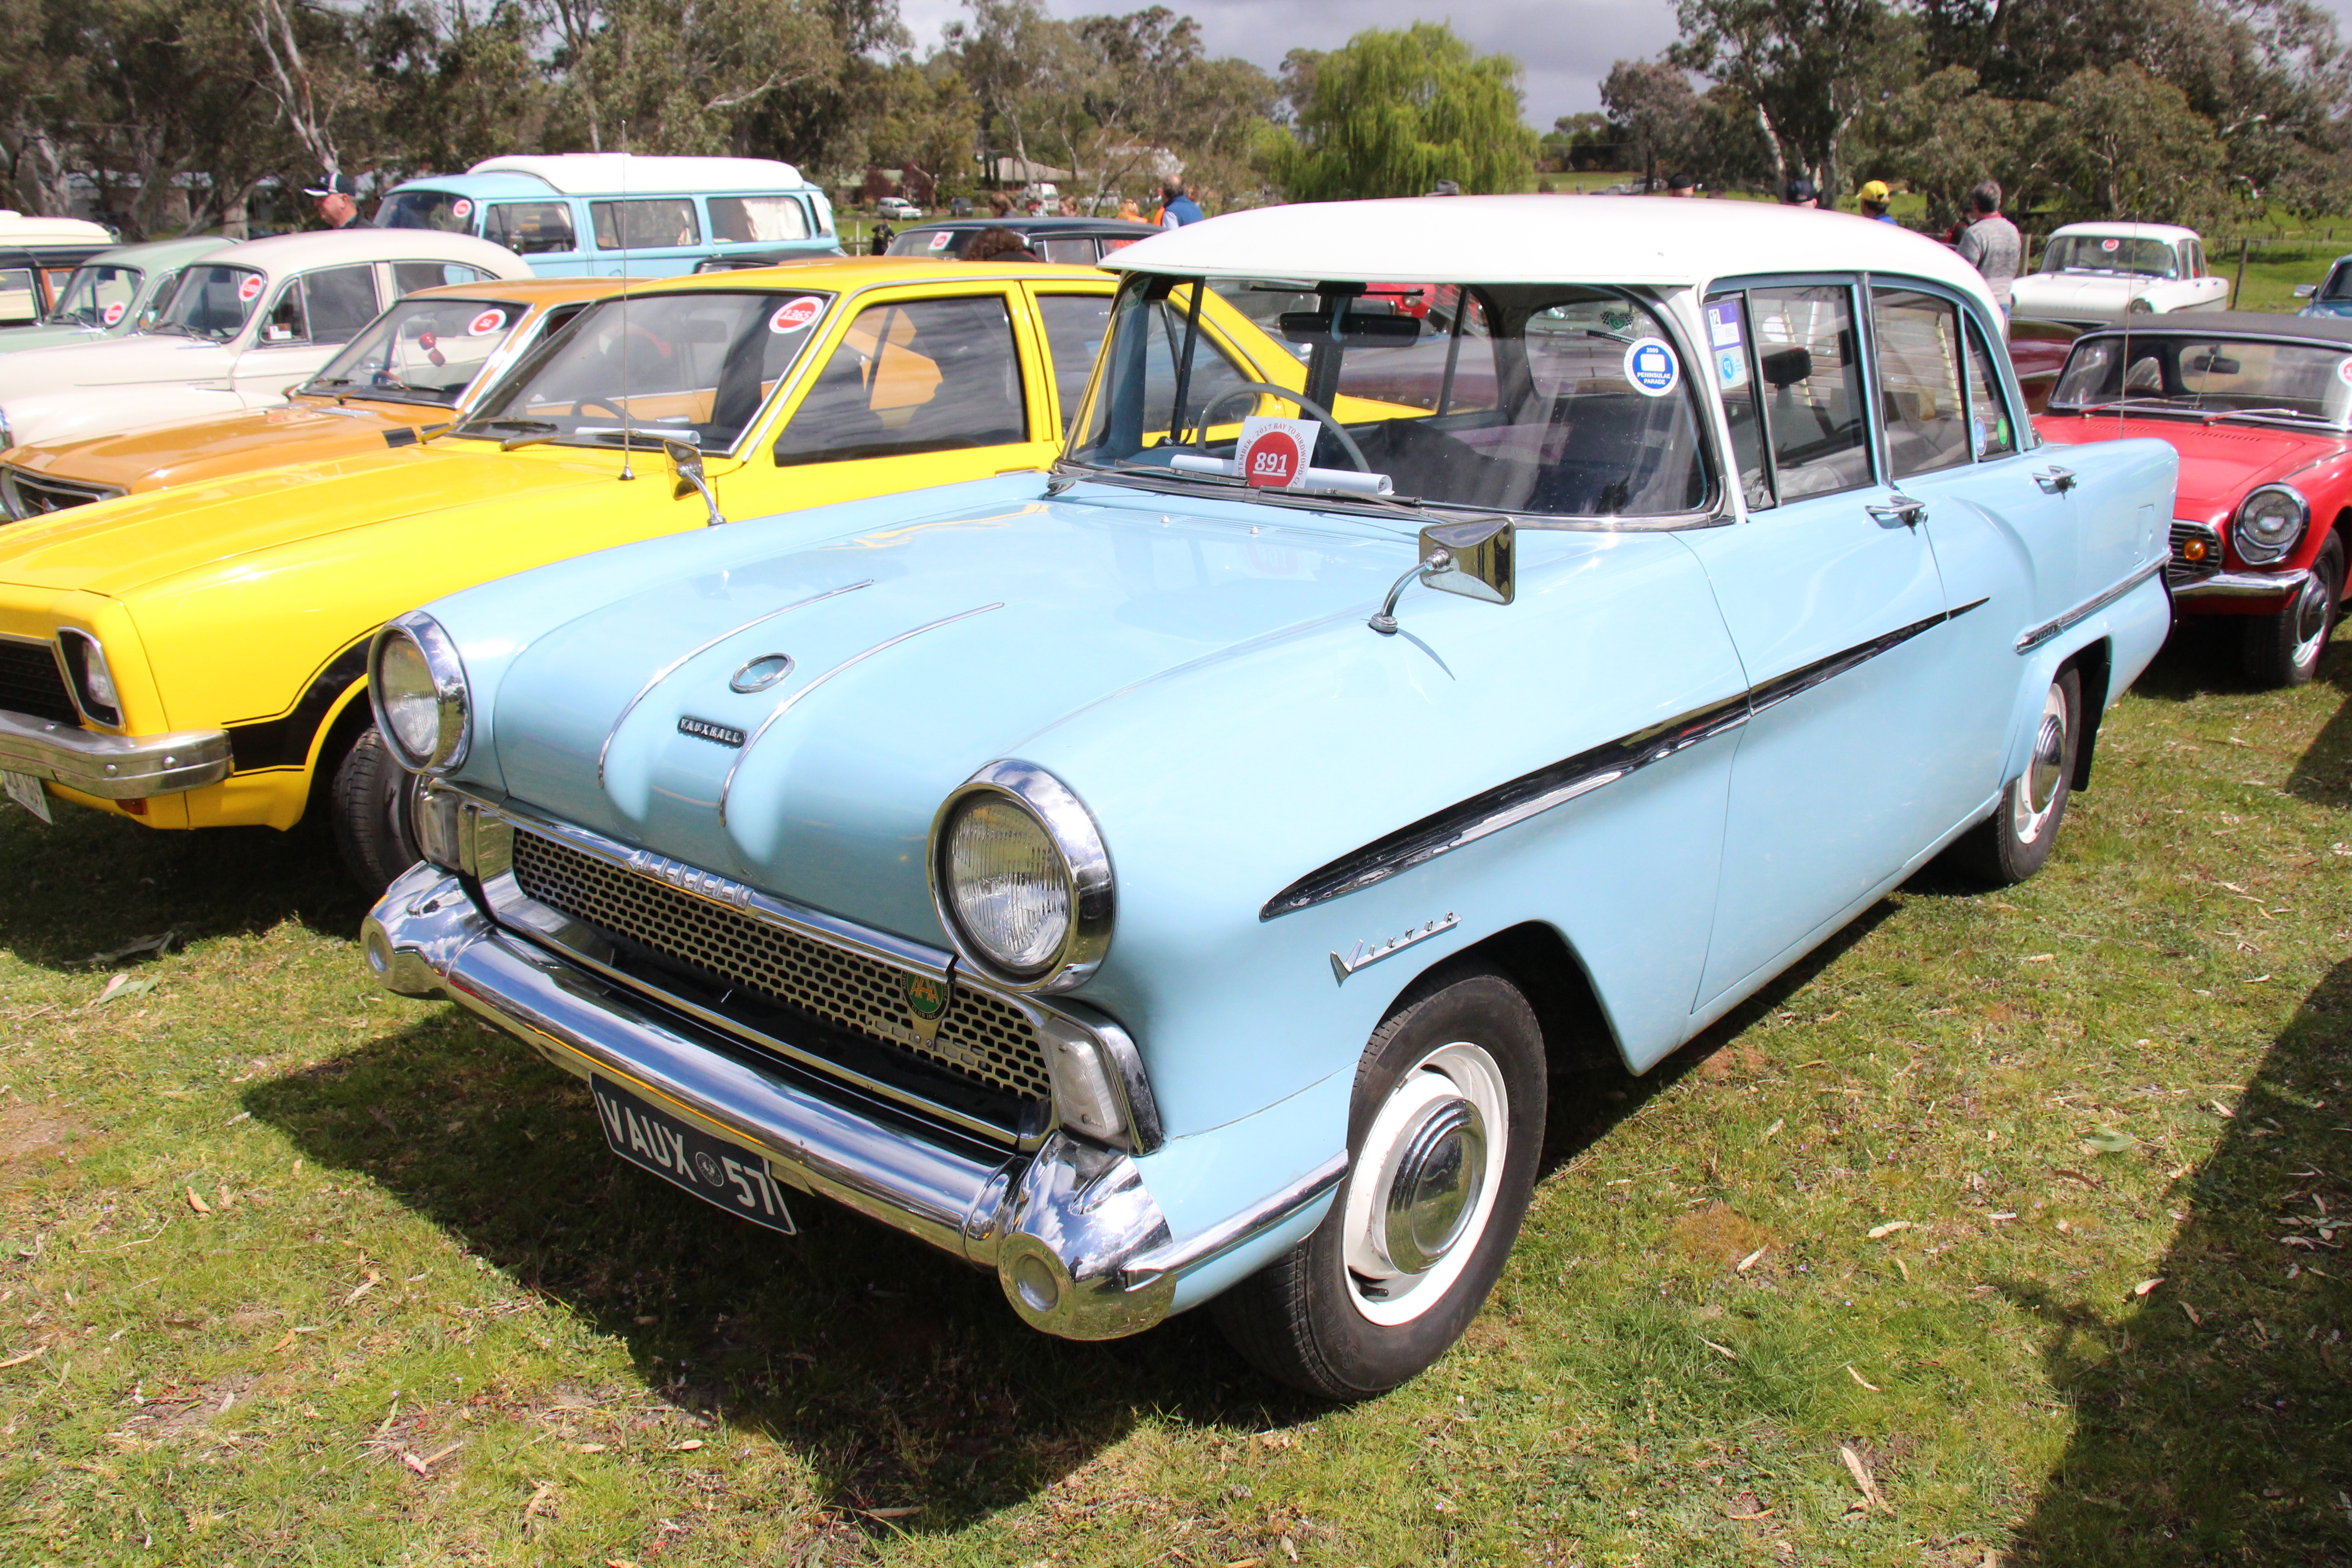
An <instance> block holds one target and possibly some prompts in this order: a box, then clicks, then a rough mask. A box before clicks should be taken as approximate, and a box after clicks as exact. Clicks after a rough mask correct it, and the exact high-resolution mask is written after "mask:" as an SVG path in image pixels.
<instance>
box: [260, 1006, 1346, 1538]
mask: <svg viewBox="0 0 2352 1568" xmlns="http://www.w3.org/2000/svg"><path fill="white" fill-rule="evenodd" d="M239 1104H240V1107H241V1108H242V1109H244V1110H249V1111H251V1112H252V1113H253V1115H254V1116H255V1117H256V1118H257V1119H258V1120H260V1121H267V1122H269V1123H270V1124H272V1125H274V1126H276V1127H277V1128H278V1129H279V1130H280V1131H283V1132H284V1133H285V1134H286V1135H287V1136H288V1137H289V1139H290V1140H291V1141H292V1142H293V1143H294V1145H295V1147H296V1149H297V1150H298V1151H299V1152H300V1153H301V1154H302V1155H303V1156H304V1157H305V1158H306V1159H310V1160H314V1161H316V1162H318V1163H320V1164H321V1165H323V1166H326V1167H328V1168H330V1169H333V1170H338V1171H343V1172H349V1173H355V1174H356V1175H358V1176H360V1177H362V1178H364V1179H366V1180H368V1181H370V1182H372V1183H373V1184H376V1185H378V1186H379V1187H381V1188H382V1189H383V1190H384V1191H385V1192H387V1193H389V1194H392V1195H393V1196H394V1197H395V1198H396V1199H397V1200H398V1201H399V1202H401V1203H403V1204H404V1205H407V1206H408V1207H409V1208H410V1209H411V1210H413V1211H414V1212H415V1213H416V1214H418V1215H421V1216H422V1217H423V1218H425V1220H427V1221H429V1222H430V1223H432V1224H433V1225H435V1226H438V1227H440V1228H441V1229H442V1230H444V1231H446V1233H448V1234H449V1235H451V1236H453V1237H456V1238H457V1241H458V1242H459V1243H460V1244H461V1245H462V1246H464V1247H466V1248H467V1250H468V1251H469V1252H471V1253H473V1254H475V1255H476V1256H478V1257H480V1258H483V1259H485V1260H486V1261H488V1263H490V1264H491V1265H493V1266H495V1267H496V1268H499V1269H500V1270H501V1271H503V1272H504V1273H506V1274H507V1275H508V1276H509V1277H510V1278H512V1279H515V1280H516V1281H518V1282H519V1283H520V1284H521V1285H522V1286H524V1287H525V1288H527V1289H530V1290H531V1291H533V1292H535V1293H538V1294H540V1295H541V1296H543V1297H545V1298H546V1299H548V1300H551V1301H552V1302H554V1303H556V1304H557V1305H559V1306H561V1307H562V1309H564V1310H567V1311H569V1312H571V1313H572V1314H574V1315H575V1316H576V1317H577V1319H578V1320H579V1321H582V1322H583V1323H584V1324H586V1325H587V1326H588V1327H589V1328H591V1329H592V1330H593V1331H595V1332H597V1333H600V1334H604V1335H608V1336H610V1337H611V1338H612V1339H613V1340H614V1341H615V1342H618V1343H620V1344H622V1345H623V1346H625V1348H626V1350H627V1352H628V1354H629V1355H630V1357H631V1359H632V1361H633V1362H634V1363H635V1373H636V1375H637V1376H638V1377H639V1378H641V1379H643V1381H644V1383H645V1384H646V1386H647V1387H650V1388H655V1389H658V1390H661V1391H662V1392H664V1393H665V1394H667V1396H668V1397H669V1398H670V1399H671V1400H673V1401H675V1402H676V1403H677V1404H678V1405H683V1406H686V1407H688V1408H692V1409H695V1410H698V1411H701V1412H704V1413H706V1414H708V1415H711V1416H713V1417H715V1418H717V1419H719V1420H721V1421H724V1422H726V1423H728V1424H730V1426H735V1427H737V1428H740V1429H742V1430H745V1431H756V1432H759V1433H762V1434H765V1435H767V1436H770V1437H772V1438H773V1439H774V1440H776V1441H778V1442H780V1443H783V1444H785V1445H787V1446H789V1447H792V1448H793V1450H794V1451H795V1452H796V1453H798V1454H799V1455H800V1456H802V1457H803V1458H804V1459H805V1460H806V1462H807V1463H808V1464H809V1466H810V1468H811V1469H812V1470H813V1471H814V1473H815V1474H816V1475H817V1476H818V1477H820V1478H821V1487H822V1489H823V1490H824V1492H825V1493H826V1494H827V1495H826V1496H825V1501H826V1503H827V1504H828V1506H832V1507H836V1508H839V1509H842V1510H875V1509H891V1508H905V1507H910V1506H914V1505H918V1504H919V1505H920V1506H921V1507H922V1510H923V1511H922V1512H921V1514H920V1515H919V1516H917V1517H914V1518H909V1519H906V1520H899V1521H893V1522H892V1525H891V1528H896V1529H910V1528H911V1529H917V1530H920V1531H940V1530H952V1529H954V1528H957V1527H959V1526H961V1525H963V1524H966V1523H969V1522H971V1521H973V1520H976V1519H978V1518H980V1517H982V1516H983V1515H984V1514H986V1513H988V1512H990V1511H992V1510H997V1509H1001V1508H1003V1507H1005V1506H1007V1505H1009V1504H1013V1503H1016V1502H1019V1501H1021V1500H1024V1499H1026V1498H1028V1497H1030V1496H1032V1495H1034V1494H1035V1493H1036V1492H1037V1491H1039V1490H1040V1489H1043V1488H1045V1487H1047V1486H1050V1485H1051V1484H1053V1483H1054V1482H1055V1480H1057V1479H1061V1478H1062V1477H1064V1476H1066V1475H1067V1474H1069V1473H1070V1472H1071V1471H1072V1470H1074V1469H1076V1468H1078V1467H1079V1466H1081V1465H1083V1464H1084V1463H1086V1462H1087V1460H1088V1459H1089V1458H1092V1457H1093V1456H1094V1455H1095V1454H1097V1452H1099V1451H1100V1450H1101V1449H1103V1448H1104V1447H1107V1446H1108V1445H1110V1444H1113V1443H1116V1442H1118V1440H1119V1439H1120V1438H1122V1437H1123V1436H1126V1435H1127V1434H1128V1433H1129V1432H1130V1431H1131V1430H1132V1429H1133V1428H1134V1426H1135V1425H1136V1423H1137V1422H1138V1421H1139V1420H1140V1419H1143V1418H1145V1417H1147V1416H1153V1417H1157V1418H1160V1419H1174V1420H1177V1421H1181V1422H1186V1423H1196V1424H1222V1425H1234V1426H1240V1427H1242V1428H1244V1429H1262V1428H1265V1427H1268V1426H1287V1425H1291V1424H1294V1423H1297V1422H1299V1421H1304V1420H1308V1419H1312V1418H1313V1417H1314V1416H1316V1415H1319V1414H1322V1413H1324V1412H1325V1411H1326V1410H1327V1409H1328V1406H1324V1405H1318V1404H1317V1403H1315V1402H1313V1401H1310V1400H1308V1399H1307V1398H1305V1397H1304V1396H1299V1395H1293V1394H1287V1393H1286V1391H1284V1390H1282V1389H1280V1388H1279V1387H1277V1386H1276V1385H1274V1384H1269V1383H1267V1382H1266V1381H1265V1380H1264V1379H1262V1378H1260V1377H1259V1376H1258V1375H1257V1374H1256V1373H1254V1372H1252V1371H1251V1370H1250V1369H1249V1368H1248V1367H1247V1366H1246V1365H1245V1364H1244V1363H1243V1362H1242V1361H1241V1360H1240V1359H1239V1357H1237V1356H1236V1355H1234V1353H1233V1352H1232V1351H1230V1350H1229V1349H1228V1348H1227V1347H1226V1345H1225V1344H1224V1342H1223V1340H1222V1339H1221V1338H1220V1337H1219V1336H1218V1334H1217V1333H1216V1331H1215V1330H1214V1328H1213V1326H1212V1325H1211V1324H1210V1323H1209V1322H1208V1321H1207V1320H1206V1319H1205V1318H1204V1317H1203V1316H1202V1315H1201V1314H1198V1313H1191V1314H1186V1315H1184V1316H1182V1317H1179V1318H1176V1319H1174V1320H1171V1321H1169V1322H1168V1323H1166V1324H1163V1325H1162V1326H1160V1328H1158V1329H1155V1330H1153V1331H1150V1332H1149V1333H1145V1334H1142V1335H1139V1336H1137V1337H1136V1338H1133V1339H1129V1340H1121V1341H1116V1342H1108V1343H1099V1344H1082V1343H1074V1342H1066V1341H1062V1340H1055V1339H1051V1338H1048V1337H1046V1336H1045V1335H1042V1334H1039V1333H1036V1332H1034V1331H1032V1330H1030V1329H1029V1328H1027V1327H1026V1326H1025V1325H1024V1324H1023V1323H1022V1322H1021V1321H1020V1320H1019V1319H1018V1318H1016V1317H1015V1316H1014V1315H1013V1310H1012V1308H1011V1307H1010V1306H1008V1305H1007V1304H1006V1302H1005V1300H1004V1298H1003V1293H1002V1292H1001V1290H1000V1289H999V1288H998V1285H997V1282H996V1279H995V1277H994V1276H993V1275H992V1274H983V1273H981V1272H979V1271H978V1270H975V1269H972V1268H968V1267H965V1266H964V1265H962V1264H961V1263H958V1262H956V1261H955V1260H953V1259H951V1258H948V1257H946V1256H945V1255H943V1254H941V1253H940V1252H937V1251H935V1250H933V1249H932V1248H930V1247H927V1246H924V1245H923V1244H921V1243H919V1242H917V1241H914V1240H912V1239H910V1238H908V1237H902V1236H900V1235H898V1233H897V1232H894V1231H891V1230H888V1229H886V1228H884V1227H882V1226H878V1225H876V1224H873V1223H871V1222H869V1221H866V1220H864V1219H861V1218H859V1217H857V1216H856V1215H852V1214H850V1213H848V1212H847V1211H845V1210H843V1209H839V1208H837V1207H835V1205H832V1204H830V1203H827V1202H825V1201H824V1200H823V1199H819V1198H814V1197H806V1196H801V1195H797V1194H795V1195H794V1196H793V1200H792V1208H793V1216H794V1218H795V1219H796V1220H797V1221H798V1222H799V1224H800V1226H801V1232H800V1234H799V1235H797V1236H789V1237H787V1236H779V1235H775V1234H773V1233H772V1232H769V1231H766V1230H763V1229H761V1228H759V1227H757V1226H751V1225H749V1224H747V1223H745V1222H743V1221H741V1220H738V1219H735V1218H732V1217H730V1215H727V1214H725V1213H723V1212H721V1211H719V1210H718V1209H716V1208H713V1207H711V1206H710V1205H708V1204H705V1203H702V1202H699V1201H698V1200H697V1199H695V1198H693V1197H690V1196H688V1195H687V1194H684V1193H681V1192H679V1191H677V1190H676V1189H674V1188H672V1187H670V1186H668V1185H667V1184H664V1183H663V1182H661V1181H660V1180H659V1179H658V1178H656V1177H655V1176H652V1175H650V1174H647V1173H644V1172H641V1171H639V1170H637V1169H635V1167H633V1166H629V1165H626V1164H624V1163H622V1162H621V1161H619V1160H618V1159H616V1158H615V1157H614V1155H613V1154H612V1153H611V1152H608V1151H607V1150H606V1148H605V1146H604V1137H603V1134H602V1132H601V1131H599V1126H598V1122H597V1119H596V1112H595V1110H594V1109H593V1105H592V1103H591V1101H590V1099H589V1096H588V1091H587V1088H586V1086H585V1085H584V1084H583V1083H581V1082H580V1081H579V1080H578V1079H572V1078H571V1077H569V1076H567V1075H565V1074H563V1073H561V1072H559V1071H557V1070H556V1069H555V1068H551V1067H550V1066H548V1065H547V1064H545V1063H544V1062H542V1061H541V1060H540V1059H539V1058H537V1057H535V1056H533V1055H532V1054H531V1053H530V1051H529V1050H528V1049H526V1048H525V1047H522V1046H521V1045H520V1044H518V1043H516V1042H515V1041H513V1040H511V1039H509V1038H508V1037H506V1036H504V1035H502V1034H498V1033H496V1032H494V1031H492V1030H491V1029H489V1028H488V1027H487V1026H482V1025H480V1024H478V1023H477V1022H475V1021H473V1020H472V1019H471V1018H469V1017H467V1016H465V1015H463V1014H460V1013H457V1011H455V1010H454V1009H451V1010H448V1011H445V1012H442V1013H438V1014H436V1015H435V1016H432V1017H430V1018H428V1019H426V1020H425V1021H423V1022H420V1023H418V1024H416V1025H415V1026H411V1027H409V1028H407V1029H404V1030H403V1031H401V1032H400V1033H397V1034H395V1035H392V1036H389V1037H385V1038H383V1039H380V1040H377V1041H374V1042H373V1043H371V1044H368V1045H365V1046H362V1047H359V1048H358V1049H356V1050H353V1051H351V1052H349V1053H347V1054H345V1055H342V1056H340V1057H337V1058H333V1059H331V1060H329V1061H326V1062H323V1063H320V1064H319V1065H317V1066H315V1067H313V1068H309V1069H307V1070H304V1071H301V1072H298V1073H293V1074H290V1075H289V1076H286V1077H283V1078H279V1079H274V1080H272V1081H270V1082H268V1083H263V1084H256V1085H253V1086H251V1087H249V1088H248V1089H247V1090H246V1091H245V1093H244V1094H243V1096H242V1097H241V1099H240V1101H239ZM873 1528H875V1529H876V1530H877V1531H879V1530H881V1529H882V1528H883V1527H881V1526H878V1525H877V1526H875V1527H873Z"/></svg>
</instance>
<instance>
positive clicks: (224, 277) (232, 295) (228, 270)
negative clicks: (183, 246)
mask: <svg viewBox="0 0 2352 1568" xmlns="http://www.w3.org/2000/svg"><path fill="white" fill-rule="evenodd" d="M267 284H268V279H265V278H264V277H262V275H261V274H260V273H258V272H256V271H254V270H253V269H252V268H249V267H204V266H196V267H191V268H188V269H187V270H186V271H185V272H184V273H182V274H180V286H179V287H178V288H177V289H173V291H172V302H171V303H170V304H168V305H166V306H164V307H163V314H162V315H160V316H159V317H157V318H156V321H155V326H154V329H153V330H154V331H159V332H179V333H183V334H184V335H186V336H188V337H195V338H210V339H212V340H213V341H214V342H227V341H228V340H229V339H231V338H233V337H235V336H236V334H237V331H238V329H240V328H242V327H243V326H244V325H245V319H246V318H247V316H250V315H251V314H253V306H254V302H255V301H256V300H259V299H260V298H261V290H262V289H263V288H264V287H265V286H266V285H267Z"/></svg>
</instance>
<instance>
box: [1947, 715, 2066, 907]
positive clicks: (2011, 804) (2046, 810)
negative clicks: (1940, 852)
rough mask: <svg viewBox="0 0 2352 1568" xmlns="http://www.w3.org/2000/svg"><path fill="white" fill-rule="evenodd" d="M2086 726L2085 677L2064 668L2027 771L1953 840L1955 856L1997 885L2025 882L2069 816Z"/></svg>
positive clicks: (2038, 727)
mask: <svg viewBox="0 0 2352 1568" xmlns="http://www.w3.org/2000/svg"><path fill="white" fill-rule="evenodd" d="M2082 727H2083V680H2082V677H2081V676H2079V675H2078V674H2076V673H2075V672H2074V670H2071V669H2062V670H2060V671H2059V672H2058V679H2055V680H2053V681H2052V682H2051V683H2050V689H2049V690H2048V691H2047V692H2046V693H2044V694H2043V696H2042V717H2041V719H2040V720H2039V721H2037V722H2036V724H2035V725H2034V731H2033V746H2032V751H2031V752H2028V753H2027V755H2026V759H2025V771H2024V772H2023V773H2020V774H2019V775H2018V776H2017V777H2016V778H2015V779H2014V780H2012V781H2011V783H2010V785H2009V787H2008V788H2006V789H2004V790H2002V791H2001V792H2000V805H1996V806H1994V807H1993V812H1992V815H1991V816H1988V817H1986V818H1985V819H1984V820H1983V821H1982V822H1979V823H1978V824H1977V825H1976V826H1974V827H1971V828H1969V831H1968V833H1967V834H1966V835H1965V836H1964V837H1961V838H1960V839H1959V841H1958V842H1957V843H1955V844H1954V845H1953V846H1952V858H1954V859H1955V860H1956V861H1958V863H1959V864H1960V865H1961V866H1962V867H1963V868H1966V869H1967V870H1968V871H1969V873H1970V874H1972V875H1973V876H1975V877H1977V878H1978V879H1979V880H1981V881H1984V882H1988V883H1990V884H1991V885H1992V886H1994V887H1996V888H2006V887H2009V886H2011V884H2013V883H2017V882H2022V881H2023V880H2025V879H2027V878H2028V877H2031V876H2032V875H2033V873H2035V872H2036V871H2039V870H2040V869H2042V862H2043V861H2045V860H2047V859H2049V858H2050V850H2051V847H2053V845H2054V844H2056V843H2057V841H2058V826H2059V824H2061V823H2062V822H2063V821H2065V819H2066V802H2067V801H2068V799H2070V798H2071V797H2072V795H2073V794H2074V750H2075V746H2076V745H2077V743H2078V742H2079V740H2080V737H2081V732H2082Z"/></svg>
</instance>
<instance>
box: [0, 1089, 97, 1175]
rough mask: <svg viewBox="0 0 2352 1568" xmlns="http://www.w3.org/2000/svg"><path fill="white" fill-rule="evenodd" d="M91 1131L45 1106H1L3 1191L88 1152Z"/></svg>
mask: <svg viewBox="0 0 2352 1568" xmlns="http://www.w3.org/2000/svg"><path fill="white" fill-rule="evenodd" d="M94 1140H95V1134H94V1133H92V1131H90V1129H89V1128H88V1127H86V1126H84V1125H83V1124H82V1123H80V1122H79V1121H75V1120H73V1118H71V1117H69V1116H65V1115H62V1114H60V1113H59V1112H58V1111H57V1110H54V1109H52V1108H50V1107H47V1106H42V1105H9V1106H0V1191H5V1190H7V1189H8V1188H10V1187H12V1186H15V1185H16V1184H18V1183H20V1182H23V1181H25V1180H26V1179H28V1178H31V1177H34V1176H37V1175H40V1174H42V1173H45V1172H47V1171H50V1170H53V1169H55V1168H56V1167H57V1166H58V1164H59V1163H63V1162H69V1161H72V1160H77V1159H79V1158H80V1157H81V1156H82V1155H84V1154H86V1153H88V1152H89V1149H90V1148H91V1146H92V1144H93V1142H94Z"/></svg>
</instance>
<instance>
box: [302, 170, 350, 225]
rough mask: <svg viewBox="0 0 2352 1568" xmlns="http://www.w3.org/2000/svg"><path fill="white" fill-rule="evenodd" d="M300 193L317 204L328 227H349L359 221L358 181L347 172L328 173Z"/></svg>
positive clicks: (320, 214)
mask: <svg viewBox="0 0 2352 1568" xmlns="http://www.w3.org/2000/svg"><path fill="white" fill-rule="evenodd" d="M302 194H303V195H306V196H309V197H310V199H311V201H313V202H314V203H316V204H317V205H318V211H319V216H320V217H321V218H322V219H324V220H325V221H326V225H327V226H328V227H329V228H349V227H351V226H352V225H353V224H355V223H357V222H359V221H360V183H359V182H358V181H357V180H354V179H352V177H351V176H350V175H349V174H329V175H327V176H326V177H325V178H324V179H322V180H320V182H319V183H318V184H316V185H307V186H305V187H303V191H302Z"/></svg>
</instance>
